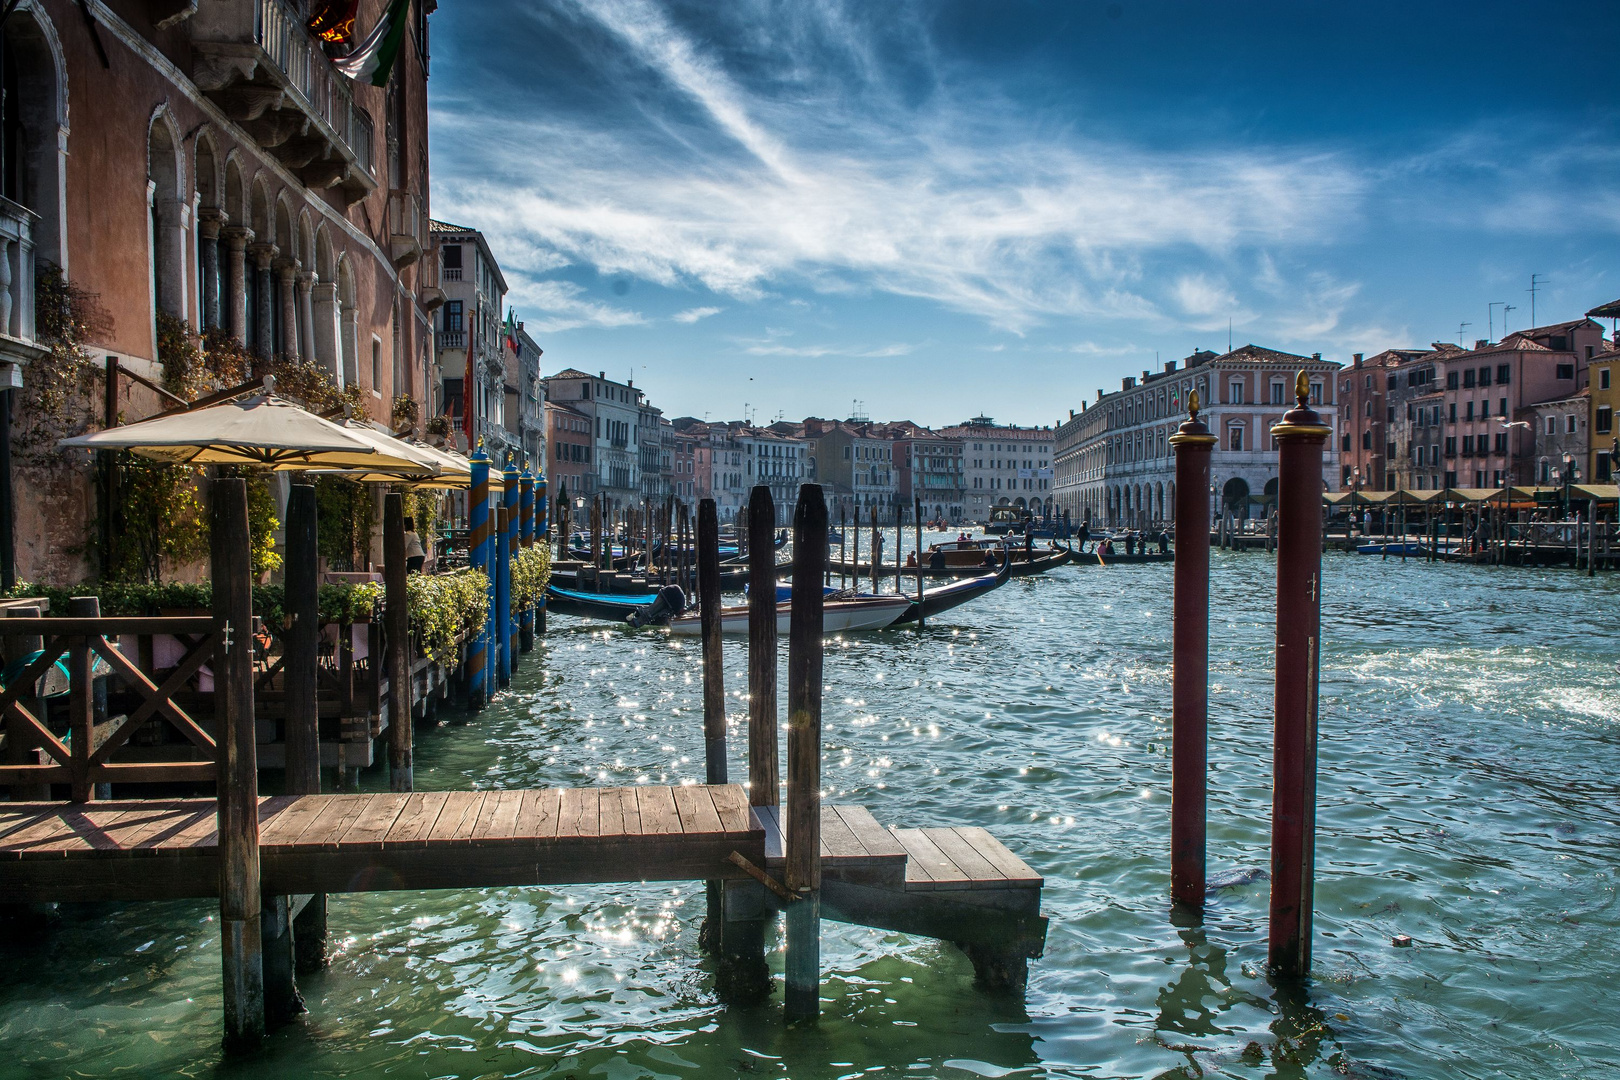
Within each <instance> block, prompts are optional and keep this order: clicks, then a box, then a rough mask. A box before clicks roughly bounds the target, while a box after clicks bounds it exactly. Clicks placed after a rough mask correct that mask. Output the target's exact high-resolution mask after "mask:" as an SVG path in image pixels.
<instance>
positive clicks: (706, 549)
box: [697, 499, 726, 784]
mask: <svg viewBox="0 0 1620 1080" xmlns="http://www.w3.org/2000/svg"><path fill="white" fill-rule="evenodd" d="M697 540H698V543H697V548H698V550H697V556H698V605H699V607H698V612H699V622H700V626H699V629H701V630H702V632H703V758H704V764H705V768H706V771H705V775H706V776H707V777H708V780H707V781H706V783H710V784H724V783H726V686H725V664H724V659H723V657H722V655H721V651H720V518H719V515H718V514H717V513H716V511H715V505H714V500H713V499H704V500H703V501H701V502H699V503H698V537H697Z"/></svg>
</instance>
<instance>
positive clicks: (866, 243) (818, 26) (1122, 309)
mask: <svg viewBox="0 0 1620 1080" xmlns="http://www.w3.org/2000/svg"><path fill="white" fill-rule="evenodd" d="M570 10H571V11H574V12H575V15H576V17H577V18H579V19H580V21H581V22H582V23H583V24H588V25H591V26H592V30H593V34H594V35H595V37H598V38H601V37H602V36H603V35H605V38H604V40H605V41H606V42H607V46H606V47H607V48H609V49H611V50H613V54H612V58H611V59H612V62H613V63H614V64H615V65H616V70H617V69H624V70H627V71H629V72H632V73H633V74H635V75H636V76H638V77H639V80H640V81H639V82H638V83H637V89H636V91H635V96H634V98H633V104H627V105H626V106H625V109H626V111H627V112H629V111H630V110H631V109H632V108H633V109H634V110H635V111H634V113H633V114H632V115H634V117H635V118H636V119H637V120H639V121H644V122H641V123H628V124H626V125H624V126H623V127H622V128H615V127H611V126H609V127H607V128H604V127H603V125H602V123H601V118H600V116H599V115H596V114H591V115H584V114H581V115H577V116H576V115H573V114H569V113H567V112H566V111H563V112H555V113H554V112H546V111H539V112H533V113H529V114H527V118H526V119H524V120H514V119H513V117H512V116H511V115H509V114H507V115H501V116H498V117H492V116H489V115H488V114H487V113H486V112H485V111H484V107H485V102H484V101H483V100H481V99H480V100H474V101H469V102H467V104H466V106H465V108H464V109H458V108H457V107H456V106H455V105H454V104H451V105H450V106H449V107H448V108H446V109H443V110H441V111H440V112H439V113H438V114H437V116H436V119H435V123H436V125H438V126H439V128H440V129H441V130H443V131H445V132H446V134H447V135H449V134H450V133H451V132H454V133H455V135H454V137H455V138H456V139H457V140H459V141H466V142H472V143H476V144H477V152H476V153H473V154H471V155H466V156H465V157H466V160H476V161H477V162H478V163H479V168H478V169H477V170H468V171H466V172H463V173H460V174H457V173H455V172H453V171H452V172H450V173H449V174H448V175H447V176H446V177H445V178H444V179H442V180H440V179H438V178H436V181H435V182H436V189H435V198H436V200H437V201H438V202H439V203H440V204H442V205H445V206H446V207H447V208H448V210H449V212H450V213H452V214H459V215H461V216H462V217H465V218H468V219H472V220H477V221H479V222H480V223H482V224H483V226H484V227H485V228H486V229H489V230H491V231H493V232H498V233H506V234H511V235H512V236H513V237H514V238H516V239H515V240H514V243H517V244H522V245H525V246H526V248H529V249H533V250H536V251H545V252H550V253H551V254H552V258H553V259H555V260H560V261H565V262H570V263H582V264H587V265H591V266H593V267H595V268H596V269H597V270H598V271H600V272H602V273H604V274H628V275H634V276H636V277H639V278H641V279H644V280H647V281H652V282H656V283H659V284H662V285H666V286H673V287H691V286H700V287H702V288H705V289H707V290H709V291H712V292H715V293H718V294H720V295H724V296H730V297H733V298H735V299H737V300H739V301H751V300H757V299H760V298H762V297H763V296H765V295H767V293H768V292H769V291H770V290H771V289H774V288H780V287H783V286H784V285H790V284H797V285H801V286H805V287H808V288H810V289H813V290H816V291H820V292H825V293H850V292H862V291H873V290H875V291H881V292H887V293H890V294H896V295H901V296H909V297H918V298H922V299H926V300H930V301H933V302H936V303H939V304H942V305H944V306H946V307H948V308H951V309H954V310H957V311H961V312H966V313H969V314H972V315H975V316H978V317H979V318H981V319H983V320H985V321H986V322H988V323H989V324H991V325H993V326H995V327H997V328H1001V329H1005V330H1010V331H1014V332H1020V333H1021V332H1024V331H1025V330H1027V329H1029V328H1031V327H1033V326H1035V325H1038V324H1040V323H1042V322H1044V321H1048V320H1050V319H1052V318H1073V317H1092V318H1129V319H1153V320H1157V321H1159V322H1160V323H1161V324H1162V323H1164V322H1165V321H1166V320H1167V319H1168V316H1167V315H1166V313H1164V312H1163V311H1162V310H1161V308H1160V305H1159V304H1158V303H1157V302H1156V301H1154V300H1152V299H1150V298H1149V297H1148V296H1146V295H1144V293H1143V292H1142V284H1143V282H1144V281H1145V280H1148V279H1149V278H1151V276H1152V269H1153V263H1154V261H1155V260H1156V259H1171V258H1179V257H1180V254H1181V253H1184V252H1187V251H1193V252H1202V253H1203V254H1204V255H1205V256H1212V257H1224V256H1225V255H1226V254H1228V253H1230V252H1233V251H1235V250H1237V249H1240V248H1243V247H1247V246H1265V245H1282V244H1299V243H1301V242H1306V241H1310V240H1315V239H1321V238H1324V237H1327V236H1330V235H1332V234H1334V232H1335V230H1336V229H1339V228H1341V227H1342V226H1343V224H1344V223H1345V222H1346V221H1347V220H1348V219H1349V218H1351V217H1353V216H1354V214H1355V208H1356V205H1357V203H1358V200H1359V198H1360V195H1361V192H1362V189H1363V180H1362V179H1361V177H1360V176H1359V175H1358V174H1357V173H1356V171H1355V170H1354V169H1352V168H1351V167H1350V166H1348V165H1347V164H1346V163H1345V162H1344V161H1343V160H1341V159H1340V158H1338V157H1336V156H1334V155H1332V154H1325V153H1319V152H1315V151H1287V150H1276V149H1265V150H1258V151H1230V152H1226V151H1222V152H1196V153H1182V152H1165V153H1159V152H1150V151H1145V150H1140V149H1135V148H1132V147H1129V146H1124V145H1118V144H1113V143H1106V142H1101V141H1097V140H1092V139H1087V138H1084V137H1081V136H1080V135H1077V134H1073V133H1070V132H1064V131H1053V130H1050V128H1049V127H1048V126H1043V125H1042V123H1041V122H1040V121H1039V120H1038V119H1033V118H1031V117H1030V116H1029V115H1028V112H1027V109H1025V108H1024V107H1022V106H1019V105H1015V104H1013V103H1010V102H1007V101H1004V100H1001V99H999V98H997V97H996V96H995V95H994V94H993V93H987V92H984V88H982V87H973V88H971V89H966V88H964V89H963V90H962V91H960V97H958V96H955V94H954V93H953V92H952V91H949V90H946V89H942V88H941V87H946V86H949V85H951V84H950V81H949V80H942V79H941V80H934V81H933V83H932V84H931V85H932V87H933V88H932V89H931V90H930V92H928V93H927V94H925V95H923V98H922V100H921V102H920V103H918V102H916V101H914V100H912V97H911V96H910V95H908V94H906V93H904V92H901V91H899V90H896V89H895V88H893V87H891V86H889V85H887V84H886V83H885V82H884V76H883V72H882V71H881V70H880V67H881V65H879V64H878V61H877V60H875V59H873V58H874V57H876V56H879V55H882V56H891V55H904V56H907V57H913V58H920V59H917V60H916V61H915V62H916V63H917V64H927V63H929V61H928V59H927V57H928V55H929V50H928V42H927V40H926V35H923V34H921V32H920V31H917V32H916V36H915V37H914V39H913V40H911V41H909V42H907V43H905V44H907V46H908V47H907V48H905V49H903V50H901V49H895V48H888V49H883V50H878V49H874V48H870V47H863V46H861V45H860V44H859V43H858V41H857V39H858V36H859V33H860V32H862V31H861V29H860V28H859V27H855V26H853V25H852V24H851V23H850V22H849V20H848V19H847V18H844V17H843V16H840V15H837V13H832V14H828V10H829V9H827V8H826V7H825V6H818V7H812V8H810V9H808V10H806V11H804V12H802V13H800V15H799V16H797V17H795V18H794V19H792V20H790V21H791V22H792V24H793V26H792V29H793V31H794V32H793V33H791V34H786V35H784V36H783V40H782V41H780V42H778V41H775V40H774V39H773V38H772V37H771V36H770V35H763V34H762V35H761V36H760V40H758V41H757V42H752V44H753V45H754V46H755V47H756V48H757V49H758V50H759V54H758V55H754V56H751V57H750V61H751V66H752V67H753V68H755V69H759V68H762V67H763V68H768V69H769V70H770V71H771V72H773V74H774V76H775V77H776V78H777V79H778V80H779V81H780V83H782V84H785V85H787V86H788V87H789V88H790V89H789V90H786V91H781V92H777V91H776V90H773V89H772V87H773V85H775V84H773V83H771V81H770V80H768V79H767V80H761V79H759V78H758V77H757V70H756V71H755V78H754V80H753V81H752V82H749V81H746V80H744V79H742V78H741V77H740V76H737V75H734V74H733V73H731V72H729V71H728V70H727V69H726V68H725V67H724V66H723V64H722V62H721V60H720V59H719V57H720V56H721V55H722V53H721V51H720V50H719V49H714V50H712V51H709V50H706V49H705V47H704V46H703V45H701V44H699V43H698V42H696V41H695V40H693V39H692V38H691V37H689V36H688V35H686V34H684V33H683V32H682V31H681V29H680V28H678V27H677V26H675V25H674V24H673V23H672V22H671V21H670V19H669V18H668V17H666V16H665V14H664V13H663V12H662V11H661V10H660V9H659V8H656V7H654V6H653V5H652V4H650V3H647V2H645V0H579V2H578V5H577V8H576V9H570ZM827 56H831V57H833V59H835V60H838V61H839V62H838V63H829V64H822V63H819V62H818V61H819V60H820V59H821V58H823V57H827ZM604 62H605V61H604ZM823 68H827V70H823ZM927 74H929V73H927V72H925V73H924V75H925V76H926V75H927ZM925 81H926V80H925ZM762 82H763V83H764V84H765V85H764V87H763V88H762V87H761V83H762ZM648 87H651V88H652V89H648ZM624 92H625V93H626V94H627V95H628V94H630V91H628V90H627V91H624ZM537 146H544V147H546V152H545V153H544V154H540V155H536V154H534V153H533V152H532V148H533V147H537ZM632 163H633V164H632ZM1205 313H1206V314H1207V313H1208V312H1207V311H1206V312H1205ZM1222 318H1223V320H1224V314H1223V316H1222Z"/></svg>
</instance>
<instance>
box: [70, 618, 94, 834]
mask: <svg viewBox="0 0 1620 1080" xmlns="http://www.w3.org/2000/svg"><path fill="white" fill-rule="evenodd" d="M67 613H68V615H69V617H71V618H75V619H94V618H98V617H99V616H100V615H101V601H100V600H98V599H97V598H96V597H94V596H75V597H71V598H70V599H69V600H68V610H67ZM71 640H72V642H73V643H72V644H71V645H70V646H68V654H67V661H68V733H69V735H70V737H71V738H70V745H69V750H70V751H71V752H72V756H71V758H70V765H71V773H72V781H71V783H70V785H69V792H70V794H69V796H68V797H69V798H70V799H72V800H73V801H74V802H76V803H87V802H89V801H90V800H91V798H92V797H94V795H95V794H96V792H95V790H94V788H93V786H92V785H91V783H90V755H91V754H92V753H93V752H94V751H95V746H96V700H95V687H94V685H93V684H92V680H91V677H90V675H91V671H92V667H91V653H90V637H89V635H88V634H78V635H74V636H73V637H72V639H71Z"/></svg>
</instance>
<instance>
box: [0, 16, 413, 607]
mask: <svg viewBox="0 0 1620 1080" xmlns="http://www.w3.org/2000/svg"><path fill="white" fill-rule="evenodd" d="M385 8H386V4H385V2H384V0H361V2H360V4H359V16H358V24H357V27H358V36H363V35H364V33H365V32H366V31H367V30H368V29H369V28H370V26H372V25H373V24H374V23H375V22H376V20H377V19H378V17H379V16H380V15H381V14H382V13H383V11H384V10H385ZM432 8H433V0H415V2H414V3H412V4H411V6H410V15H409V25H408V26H407V28H406V37H405V41H404V44H403V46H402V48H401V50H400V52H399V54H398V59H397V61H396V63H395V65H394V67H393V69H392V75H391V78H390V80H389V83H388V85H387V86H386V87H374V86H370V85H357V84H354V83H352V82H350V81H349V80H348V79H347V78H345V77H344V76H343V75H341V74H340V73H339V72H338V71H337V69H336V68H335V67H334V66H333V63H332V60H333V55H334V54H335V53H340V52H341V51H342V49H343V46H331V45H325V44H323V43H322V42H320V41H319V40H317V39H316V37H315V36H314V35H313V34H311V33H310V32H309V31H308V30H306V29H305V17H306V15H307V13H306V12H305V11H304V10H303V6H302V5H301V4H300V3H298V2H296V0H207V2H205V3H202V4H195V3H193V4H186V3H144V2H140V0H110V2H108V0H83V2H73V0H23V2H22V3H20V4H18V5H16V6H15V8H13V9H8V13H7V18H6V21H5V24H4V31H3V34H4V42H3V47H4V49H5V52H6V67H7V69H8V73H9V75H10V76H11V77H13V78H14V79H15V85H14V88H13V89H11V90H9V91H8V93H7V94H6V96H5V102H4V106H3V108H4V110H5V117H4V124H5V127H6V131H7V136H6V140H5V141H6V147H7V148H6V154H7V156H8V158H9V160H7V161H6V162H5V163H4V168H0V174H3V175H4V177H5V183H4V186H3V191H0V195H3V198H0V246H3V247H4V248H5V251H4V252H3V254H5V255H6V258H4V259H0V265H4V266H5V272H3V273H0V293H4V294H5V301H6V302H0V315H3V316H4V319H3V320H0V321H4V322H5V323H6V324H7V325H5V326H4V327H0V339H3V340H0V364H8V365H9V366H8V367H7V368H6V372H7V374H6V377H5V378H3V379H0V385H3V386H6V387H9V389H8V391H7V392H8V396H9V397H12V398H20V399H21V401H20V402H16V401H14V402H12V404H11V407H12V410H13V411H14V412H17V413H18V419H19V420H20V421H22V422H23V425H24V426H26V425H27V423H28V421H29V419H30V416H29V413H30V410H29V408H28V402H29V400H30V396H29V385H28V379H29V374H28V366H29V364H30V363H32V362H34V360H35V358H36V357H37V356H38V355H39V354H38V353H37V351H33V350H32V349H31V346H32V345H33V344H34V343H33V340H32V339H33V334H34V327H33V325H32V323H33V319H32V316H33V310H32V307H33V296H32V291H33V286H34V282H35V277H36V274H37V273H38V272H39V271H40V270H41V269H43V268H45V267H46V266H47V265H48V266H51V267H55V268H59V270H60V272H61V274H62V275H63V276H64V277H65V278H66V280H67V281H68V282H70V283H71V284H72V285H73V286H74V287H76V288H77V289H79V290H82V291H83V292H84V293H86V294H89V295H91V296H93V297H94V302H95V305H96V308H97V317H96V318H95V320H94V321H93V323H92V324H91V326H90V327H89V331H88V340H86V341H84V342H83V345H84V346H85V347H86V349H87V350H88V351H89V352H90V353H91V354H92V355H93V356H94V357H96V359H97V361H98V363H100V362H101V361H103V360H104V359H105V358H108V357H113V358H116V362H117V363H119V364H121V365H123V366H125V367H126V368H128V369H129V370H131V371H133V372H135V373H137V374H140V375H142V376H143V377H147V378H150V379H152V380H153V381H158V380H159V379H160V378H161V375H162V364H163V357H161V356H160V355H159V353H158V346H157V342H158V323H159V317H158V313H159V312H164V313H166V315H168V316H173V317H174V319H177V320H179V321H180V323H182V324H183V325H184V327H185V328H186V330H187V331H188V332H190V333H191V334H200V333H202V332H203V331H207V330H214V329H217V330H220V331H223V332H226V333H229V334H231V335H233V336H234V337H236V338H237V339H238V340H239V341H240V342H242V343H243V344H245V345H247V346H248V347H249V348H251V349H252V350H254V351H256V352H259V353H261V354H265V355H270V354H276V355H280V356H285V357H287V358H289V359H293V360H297V361H299V362H304V363H313V364H319V365H321V366H322V367H324V368H325V369H327V370H328V371H329V372H331V373H332V375H333V377H334V378H336V379H337V380H338V381H340V382H342V383H344V384H345V385H356V384H357V385H359V386H361V387H362V388H363V389H364V391H365V401H366V403H367V408H368V409H369V411H370V412H371V415H372V416H373V417H374V418H375V419H377V420H380V421H384V422H386V421H388V420H389V419H390V416H391V413H392V406H393V399H394V398H395V396H396V395H404V396H409V397H412V398H414V399H416V400H418V401H421V400H422V399H423V398H424V396H425V391H426V386H427V383H428V371H429V367H430V365H431V362H432V355H431V338H432V334H431V312H432V310H433V308H434V306H435V305H436V303H437V300H438V297H439V293H438V289H437V284H438V283H437V281H436V280H435V275H434V274H432V273H431V271H430V270H429V269H428V268H425V267H424V265H423V260H422V258H421V255H422V250H423V242H424V237H425V234H426V221H427V210H428V145H427V71H428V53H427V36H426V25H427V23H426V19H427V15H428V13H429V12H431V10H432ZM19 383H20V384H21V385H20V386H19ZM98 394H99V391H98ZM118 406H119V409H120V411H121V413H122V415H123V418H124V420H125V421H126V422H127V421H131V420H138V419H142V418H144V417H146V416H150V415H152V414H154V413H156V412H157V411H158V410H159V408H160V405H159V400H158V398H157V397H156V396H155V395H153V394H152V393H151V392H150V391H147V390H144V389H141V388H139V387H138V386H135V387H131V385H130V384H129V382H128V381H127V380H126V381H125V384H124V388H123V390H122V391H121V396H120V399H119V402H118ZM86 425H90V417H88V416H87V417H84V418H82V420H81V422H80V423H79V425H78V427H79V428H80V429H81V430H82V429H83V428H84V427H85V426H86ZM91 426H93V425H91ZM82 457H83V456H82V455H76V456H74V459H73V460H66V459H64V460H63V461H61V462H58V463H51V466H50V467H52V468H55V469H56V470H57V472H56V473H53V474H52V475H51V476H49V477H47V476H45V475H43V474H41V475H35V473H37V472H38V471H39V470H38V469H37V468H36V467H35V466H34V465H32V464H29V463H28V462H27V461H25V460H24V461H19V463H18V465H17V469H16V472H17V475H16V476H15V477H13V478H7V479H8V480H11V481H12V482H11V483H8V484H6V485H5V487H6V491H5V492H4V496H12V493H13V492H15V493H16V495H15V496H14V497H13V498H12V505H11V506H10V509H11V510H12V511H13V513H12V518H13V528H12V529H11V530H9V531H8V535H5V536H3V537H0V547H5V548H7V549H8V550H6V551H4V552H0V563H6V564H7V565H6V566H5V567H4V569H5V570H7V572H9V573H14V574H15V575H16V576H19V577H23V578H43V579H51V580H64V581H66V580H77V579H78V578H80V577H82V576H83V575H84V574H85V573H86V572H87V570H88V567H87V565H86V562H85V559H84V556H83V555H82V554H80V553H79V552H80V551H82V550H83V540H84V537H83V536H82V535H81V534H82V531H83V527H84V524H85V523H86V522H87V521H89V520H90V519H91V518H92V517H93V505H94V491H93V487H92V484H91V482H90V469H89V465H88V461H87V460H80V458H82ZM41 467H44V466H41ZM13 537H14V540H13Z"/></svg>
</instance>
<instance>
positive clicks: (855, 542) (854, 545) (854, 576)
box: [849, 506, 861, 590]
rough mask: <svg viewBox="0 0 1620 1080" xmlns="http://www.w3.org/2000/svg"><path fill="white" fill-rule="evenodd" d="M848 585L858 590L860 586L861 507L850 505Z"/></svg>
mask: <svg viewBox="0 0 1620 1080" xmlns="http://www.w3.org/2000/svg"><path fill="white" fill-rule="evenodd" d="M849 528H850V533H849V539H850V543H849V587H850V588H852V589H855V590H859V589H860V587H861V508H860V507H858V506H852V507H850V509H849Z"/></svg>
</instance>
